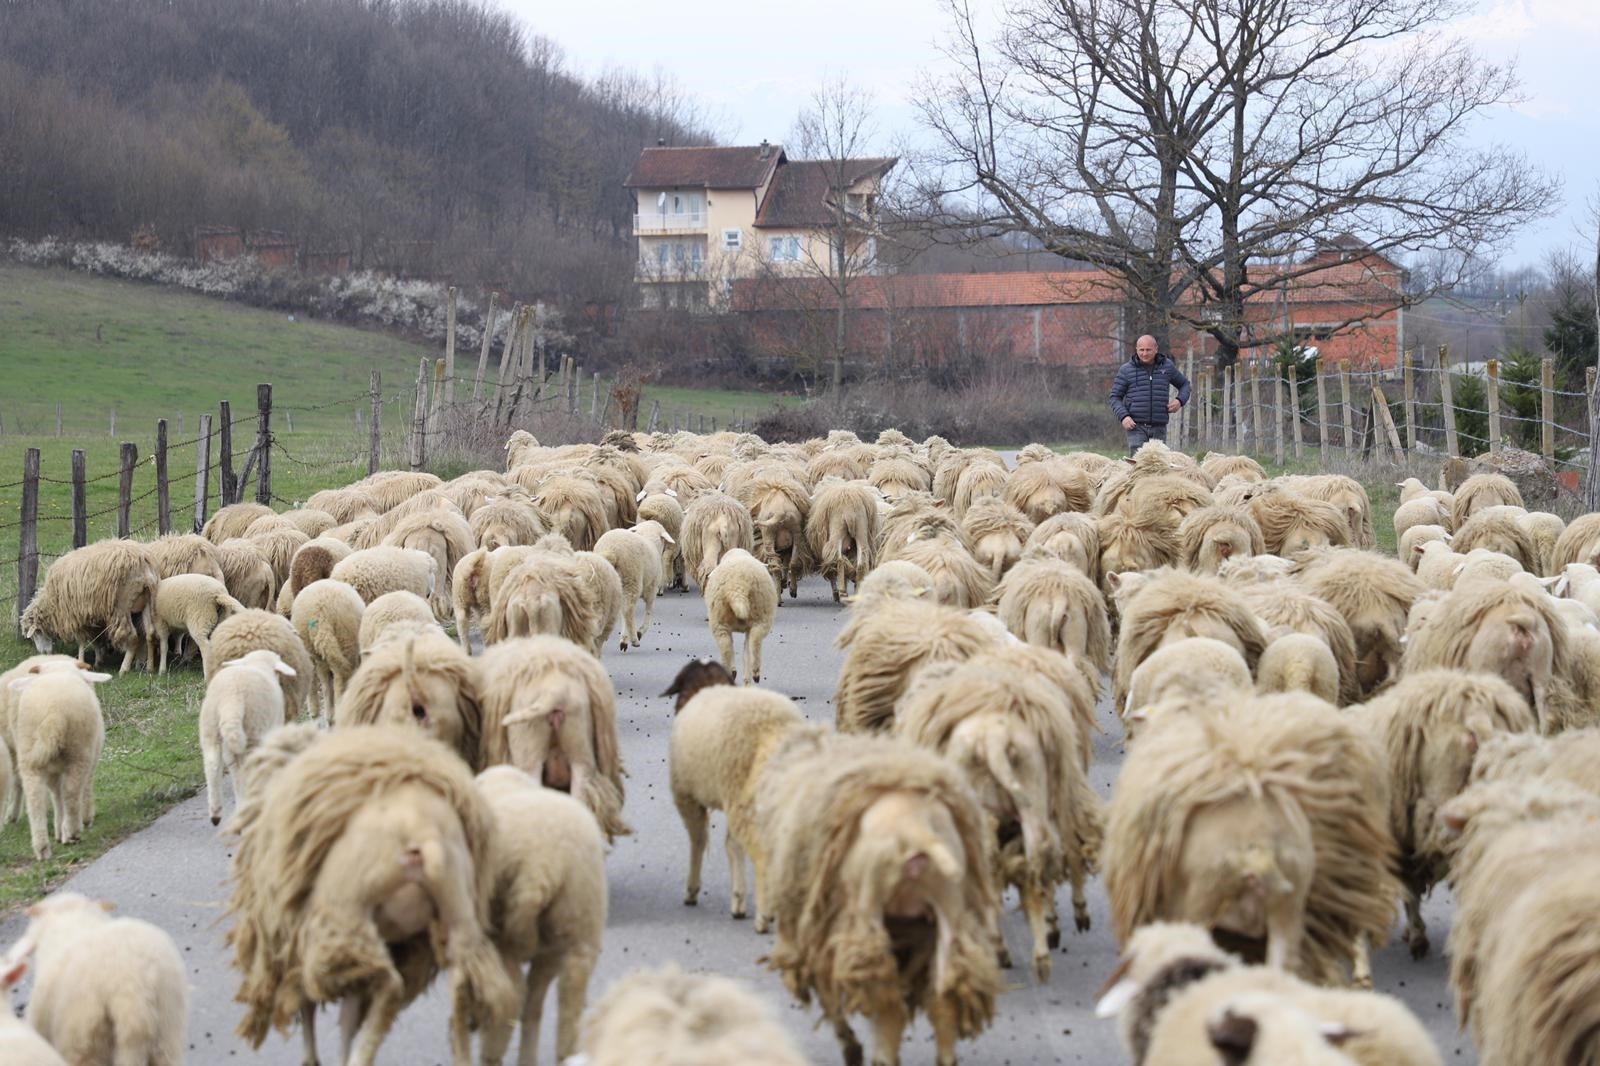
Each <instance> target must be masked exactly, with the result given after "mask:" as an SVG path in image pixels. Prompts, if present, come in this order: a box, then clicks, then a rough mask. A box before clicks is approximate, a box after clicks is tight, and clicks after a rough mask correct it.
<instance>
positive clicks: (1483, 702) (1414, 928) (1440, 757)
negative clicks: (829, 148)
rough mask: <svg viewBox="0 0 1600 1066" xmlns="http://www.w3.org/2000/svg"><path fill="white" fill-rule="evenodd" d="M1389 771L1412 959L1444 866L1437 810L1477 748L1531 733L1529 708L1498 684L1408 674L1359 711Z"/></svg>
mask: <svg viewBox="0 0 1600 1066" xmlns="http://www.w3.org/2000/svg"><path fill="white" fill-rule="evenodd" d="M1361 715H1362V722H1363V724H1364V725H1365V726H1366V728H1367V729H1368V731H1369V732H1371V733H1372V735H1373V736H1374V737H1376V738H1377V739H1378V741H1379V742H1380V743H1382V744H1383V745H1384V748H1385V751H1386V757H1387V759H1388V764H1389V781H1390V799H1389V827H1390V831H1391V832H1392V833H1393V834H1394V839H1395V842H1396V844H1397V845H1398V846H1399V849H1400V876H1401V880H1402V881H1403V883H1404V884H1405V889H1406V895H1405V905H1406V943H1407V944H1408V945H1409V946H1410V948H1411V957H1412V958H1416V959H1420V958H1422V957H1423V956H1424V955H1426V954H1427V953H1428V931H1427V926H1426V925H1425V924H1424V923H1423V920H1422V900H1423V899H1424V898H1425V897H1426V896H1427V894H1428V892H1429V890H1431V889H1432V887H1433V886H1434V884H1436V883H1437V882H1438V881H1440V880H1441V879H1443V877H1444V874H1445V872H1446V869H1447V867H1448V859H1447V850H1448V849H1447V847H1446V841H1445V839H1444V838H1443V837H1442V836H1441V827H1440V826H1439V824H1438V813H1439V811H1440V809H1441V808H1442V807H1443V806H1444V805H1445V804H1446V803H1448V802H1449V801H1450V800H1451V799H1453V798H1454V797H1455V796H1456V795H1457V794H1459V793H1460V792H1461V790H1462V789H1464V788H1465V787H1466V785H1467V777H1468V774H1469V773H1470V772H1471V770H1472V764H1473V758H1474V756H1475V755H1476V754H1477V752H1478V749H1479V747H1480V746H1481V745H1483V744H1486V743H1487V742H1488V741H1489V740H1490V739H1491V738H1492V737H1494V736H1495V735H1497V734H1500V733H1521V732H1531V731H1532V730H1533V729H1534V728H1535V721H1534V717H1533V713H1532V711H1530V710H1529V708H1528V704H1527V702H1526V701H1525V700H1524V699H1523V698H1522V696H1521V695H1519V694H1518V693H1517V691H1516V690H1515V689H1513V688H1512V687H1511V686H1510V685H1509V684H1507V683H1506V682H1505V681H1504V680H1502V679H1501V678H1499V677H1496V676H1494V675H1492V674H1484V673H1466V672H1464V671H1460V670H1439V669H1432V670H1419V671H1417V672H1415V673H1408V674H1407V675H1406V676H1404V677H1402V678H1401V679H1400V681H1399V682H1398V683H1397V684H1396V685H1395V686H1394V687H1393V688H1391V689H1389V690H1388V691H1387V692H1385V693H1383V694H1382V695H1381V696H1379V697H1377V698H1376V699H1374V700H1373V701H1372V702H1370V703H1368V704H1367V705H1366V707H1365V708H1363V709H1362V711H1361Z"/></svg>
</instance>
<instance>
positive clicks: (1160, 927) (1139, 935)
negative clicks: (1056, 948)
mask: <svg viewBox="0 0 1600 1066" xmlns="http://www.w3.org/2000/svg"><path fill="white" fill-rule="evenodd" d="M1234 965H1237V963H1236V962H1235V960H1234V959H1232V958H1231V957H1229V955H1228V954H1227V952H1225V951H1223V950H1222V949H1221V948H1219V947H1217V945H1216V944H1215V942H1213V941H1212V939H1211V934H1210V933H1208V932H1206V930H1204V929H1202V928H1201V927H1200V926H1198V925H1194V924H1192V923H1189V922H1151V923H1149V924H1148V925H1142V926H1140V927H1139V928H1138V929H1137V930H1136V931H1135V932H1134V934H1133V936H1131V937H1129V938H1128V943H1127V944H1126V945H1125V946H1124V947H1123V949H1122V957H1121V958H1119V959H1118V960H1117V968H1116V969H1115V970H1113V971H1112V972H1111V976H1110V977H1108V978H1106V982H1105V984H1104V985H1102V986H1101V987H1100V992H1099V996H1098V999H1097V1001H1096V1003H1095V1007H1094V1012H1095V1015H1096V1017H1100V1018H1114V1017H1116V1016H1117V1015H1118V1014H1121V1013H1122V1012H1123V1010H1124V1009H1126V1008H1127V1006H1128V1005H1129V1004H1130V1003H1132V1002H1133V1001H1134V999H1136V998H1137V997H1138V996H1139V995H1140V994H1141V993H1142V992H1143V991H1144V989H1145V987H1146V986H1148V985H1149V984H1151V982H1152V981H1154V980H1155V979H1156V978H1158V977H1160V976H1162V975H1163V974H1166V973H1169V972H1173V971H1174V969H1175V968H1176V967H1180V966H1182V967H1185V968H1186V969H1188V970H1190V971H1193V972H1195V973H1196V974H1198V975H1204V974H1205V973H1208V972H1212V971H1216V970H1223V969H1227V968H1229V967H1230V966H1234Z"/></svg>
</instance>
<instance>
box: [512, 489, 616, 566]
mask: <svg viewBox="0 0 1600 1066" xmlns="http://www.w3.org/2000/svg"><path fill="white" fill-rule="evenodd" d="M583 474H584V475H586V476H580V474H579V473H578V472H576V471H574V472H572V473H568V474H553V475H551V476H549V477H546V478H545V479H544V480H543V481H541V482H539V483H538V484H537V486H530V487H529V488H530V491H531V492H532V493H533V502H534V504H535V505H536V506H537V507H538V508H539V511H540V513H542V514H544V515H546V516H547V517H548V518H549V521H550V528H551V529H552V530H555V531H557V532H559V533H561V534H562V535H564V536H565V537H566V538H567V540H569V541H571V542H572V546H573V547H574V548H575V549H577V550H579V551H587V550H589V549H590V548H592V547H594V542H595V541H597V540H599V539H600V534H602V533H604V532H605V531H606V529H607V528H608V526H609V521H608V519H607V515H606V500H607V494H606V493H605V491H604V490H602V489H601V487H600V484H599V482H597V481H596V480H595V479H594V477H593V475H592V474H588V473H587V472H583Z"/></svg>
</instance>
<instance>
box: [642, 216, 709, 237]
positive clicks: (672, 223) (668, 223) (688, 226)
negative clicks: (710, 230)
mask: <svg viewBox="0 0 1600 1066" xmlns="http://www.w3.org/2000/svg"><path fill="white" fill-rule="evenodd" d="M705 231H706V213H705V212H704V211H683V212H678V213H666V212H661V211H650V212H647V213H644V214H638V215H634V216H633V232H634V233H635V234H643V233H649V234H665V233H704V232H705Z"/></svg>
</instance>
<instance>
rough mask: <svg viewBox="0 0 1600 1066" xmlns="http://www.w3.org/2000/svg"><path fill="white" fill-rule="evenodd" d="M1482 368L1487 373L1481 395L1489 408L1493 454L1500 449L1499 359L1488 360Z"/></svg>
mask: <svg viewBox="0 0 1600 1066" xmlns="http://www.w3.org/2000/svg"><path fill="white" fill-rule="evenodd" d="M1484 369H1485V370H1487V371H1488V373H1489V380H1488V381H1486V382H1485V383H1484V387H1483V396H1484V400H1485V401H1486V402H1485V406H1487V407H1488V408H1489V453H1490V454H1491V455H1493V454H1494V453H1495V452H1497V451H1499V450H1500V360H1498V359H1491V360H1489V362H1488V363H1487V364H1485V366H1484Z"/></svg>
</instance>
